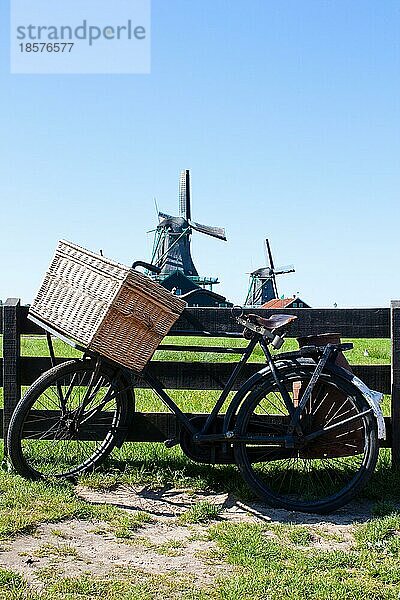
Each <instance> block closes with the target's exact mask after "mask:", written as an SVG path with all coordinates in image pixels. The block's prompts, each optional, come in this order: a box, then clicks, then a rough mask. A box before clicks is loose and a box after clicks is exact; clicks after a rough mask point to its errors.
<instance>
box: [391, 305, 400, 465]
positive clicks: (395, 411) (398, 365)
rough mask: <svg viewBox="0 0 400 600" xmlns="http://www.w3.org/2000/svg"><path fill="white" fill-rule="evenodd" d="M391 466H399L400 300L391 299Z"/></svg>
mask: <svg viewBox="0 0 400 600" xmlns="http://www.w3.org/2000/svg"><path fill="white" fill-rule="evenodd" d="M390 308H391V311H390V317H391V318H390V322H391V334H390V335H391V340H392V405H391V417H392V419H391V420H392V466H393V467H400V300H392V302H391V306H390Z"/></svg>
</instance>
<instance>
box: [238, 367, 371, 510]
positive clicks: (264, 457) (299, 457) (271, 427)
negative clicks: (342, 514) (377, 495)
mask: <svg viewBox="0 0 400 600" xmlns="http://www.w3.org/2000/svg"><path fill="white" fill-rule="evenodd" d="M314 369H315V366H314V367H313V366H294V367H291V368H287V369H285V370H281V371H280V375H281V377H282V379H283V380H284V381H285V382H286V388H287V389H288V391H289V394H290V397H291V402H292V404H293V406H296V404H298V402H300V400H301V397H302V394H303V393H304V390H305V388H306V386H307V384H308V382H309V381H310V378H311V376H312V374H313V372H314ZM289 421H290V416H289V411H288V409H287V407H286V405H285V402H284V400H283V397H282V395H281V393H280V392H279V391H278V389H277V386H276V383H275V382H274V381H273V379H272V377H270V376H269V377H267V378H266V379H265V380H264V381H263V382H262V383H261V384H259V385H257V387H256V388H255V389H254V390H253V391H252V392H250V394H249V395H248V397H247V399H246V400H245V402H244V404H243V405H242V407H241V409H240V411H239V414H238V418H237V423H236V430H235V433H236V434H238V435H239V436H241V438H242V439H243V438H246V436H247V437H248V438H249V440H248V441H246V439H244V440H243V441H240V442H235V444H234V452H235V459H236V463H237V465H238V467H239V469H240V471H241V474H242V476H243V478H244V479H245V481H246V482H247V483H248V485H249V486H250V487H251V488H252V489H253V491H254V492H255V493H256V494H257V495H258V496H259V497H260V498H261V499H262V500H263V501H265V502H267V503H268V504H270V505H271V506H274V507H279V508H285V509H287V510H297V511H303V512H315V513H326V512H331V511H333V510H336V509H337V508H339V507H340V506H343V505H344V504H346V503H347V502H349V501H350V500H351V498H353V496H354V495H355V494H357V493H358V492H359V490H360V489H361V488H362V487H363V486H364V485H365V484H366V483H367V481H368V479H369V478H370V476H371V474H372V473H373V471H374V468H375V465H376V461H377V457H378V440H377V427H376V420H375V417H374V414H373V412H372V410H371V408H370V406H369V405H368V403H367V402H366V400H365V398H364V397H363V396H362V394H361V392H360V391H359V390H358V389H357V388H356V387H355V386H353V385H352V384H351V383H349V382H348V381H346V380H345V379H342V378H341V377H340V376H338V375H337V374H335V373H324V374H322V375H321V376H320V378H319V380H318V382H317V384H316V386H315V388H314V390H313V392H312V394H311V397H310V399H309V401H308V403H307V405H306V407H305V410H304V411H303V414H302V417H301V421H300V425H301V429H302V435H300V436H297V437H296V435H295V443H294V447H291V448H290V447H287V445H286V444H285V443H283V442H279V441H278V440H279V438H281V437H284V436H286V435H287V434H288V427H289ZM257 436H264V437H265V436H275V437H276V439H277V441H275V440H274V441H273V442H270V441H268V443H257ZM260 441H261V442H262V440H260Z"/></svg>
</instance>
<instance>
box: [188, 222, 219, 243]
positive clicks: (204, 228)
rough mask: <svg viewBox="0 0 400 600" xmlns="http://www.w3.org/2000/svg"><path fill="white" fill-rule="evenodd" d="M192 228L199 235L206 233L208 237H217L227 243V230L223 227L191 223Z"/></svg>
mask: <svg viewBox="0 0 400 600" xmlns="http://www.w3.org/2000/svg"><path fill="white" fill-rule="evenodd" d="M190 226H191V227H192V228H193V229H195V230H196V231H198V232H199V233H205V234H206V235H210V236H211V237H215V238H218V239H219V240H224V241H225V242H226V235H225V229H224V228H223V227H211V226H210V225H201V223H195V222H194V221H190Z"/></svg>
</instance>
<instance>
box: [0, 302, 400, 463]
mask: <svg viewBox="0 0 400 600" xmlns="http://www.w3.org/2000/svg"><path fill="white" fill-rule="evenodd" d="M250 312H257V314H260V315H263V316H269V315H271V314H273V313H279V312H282V310H281V311H279V310H269V311H266V310H261V309H259V310H254V309H252V310H251V311H250ZM284 312H285V313H287V314H293V315H296V316H298V317H299V319H297V321H296V322H295V323H294V326H293V327H292V329H291V330H290V337H299V336H306V335H312V334H318V333H326V332H328V331H329V332H335V333H338V334H340V336H342V337H346V338H375V339H376V338H391V341H392V361H391V365H353V366H352V368H353V370H354V372H355V374H356V375H358V376H359V377H360V378H361V379H362V380H363V381H365V383H366V384H367V385H368V386H369V387H371V388H372V389H376V390H379V391H381V392H383V393H385V394H391V396H392V406H391V417H388V418H387V419H386V422H387V426H388V433H389V435H388V440H387V441H386V445H387V446H390V447H391V448H392V461H393V464H394V465H396V466H400V301H393V302H392V303H391V308H390V309H389V308H352V309H287V310H285V311H284ZM27 315H28V307H26V306H21V304H20V300H19V299H17V298H9V299H8V300H7V301H6V302H5V304H4V305H3V306H2V307H0V332H1V333H3V359H2V361H1V373H0V385H1V386H3V397H4V409H3V411H2V415H1V414H0V420H1V422H2V427H1V428H0V434H2V435H3V433H4V434H5V433H6V432H7V429H8V425H9V422H10V418H11V415H12V412H13V410H14V408H15V405H16V403H17V402H18V400H19V398H20V394H21V385H23V386H26V385H30V384H31V383H32V382H33V381H35V379H36V378H37V377H38V376H39V375H40V374H41V373H42V372H43V371H45V370H47V369H48V368H50V366H51V364H50V358H46V357H26V356H23V357H21V351H20V336H21V334H24V335H29V334H31V335H41V334H42V335H43V334H44V332H43V330H42V329H41V328H40V327H38V326H37V325H35V324H34V323H32V322H31V321H29V320H28V318H27ZM187 315H188V317H189V318H187ZM197 324H198V328H197V329H196V326H197ZM200 329H203V330H204V331H207V332H208V334H209V335H211V336H213V337H224V336H225V337H226V336H229V337H240V336H241V331H240V330H239V329H238V325H237V324H236V322H235V321H234V319H232V317H231V311H230V309H226V308H188V309H186V310H185V311H184V312H183V314H182V316H181V317H180V319H179V320H178V321H177V322H176V323H175V325H174V327H173V329H172V331H171V335H175V336H183V337H188V336H193V335H196V334H199V330H200ZM164 348H165V349H168V350H171V349H172V347H171V345H168V346H165V347H164ZM173 349H174V350H175V349H176V350H177V351H184V350H186V351H194V350H196V352H202V351H203V352H216V351H217V350H218V351H221V350H222V353H228V352H232V353H240V350H238V349H236V348H233V349H231V350H229V349H225V348H224V349H218V348H217V347H216V346H215V345H214V346H211V347H210V346H207V345H204V346H196V347H193V346H187V345H185V344H179V345H174V346H173ZM57 360H58V361H59V362H62V361H63V360H66V359H62V358H60V359H57ZM150 367H151V371H152V373H153V375H155V376H157V377H158V378H159V379H160V380H161V381H162V382H163V384H164V386H165V388H169V389H190V390H216V389H221V388H222V386H223V384H224V382H225V381H226V380H227V378H228V376H229V374H230V372H231V370H232V363H229V362H224V361H218V362H198V361H196V362H190V361H187V362H182V361H176V362H171V361H165V362H164V361H160V360H157V361H156V360H155V361H152V362H151V365H150ZM259 368H260V364H256V363H248V364H247V365H246V368H245V370H244V372H243V375H242V378H241V379H240V380H239V381H238V382H237V385H240V384H241V383H242V382H243V380H244V379H246V378H247V377H249V376H250V375H252V374H253V373H254V372H255V371H257V370H258V369H259ZM136 384H137V386H138V387H144V386H146V384H145V383H144V382H143V380H142V379H141V378H137V381H136ZM177 427H178V425H177V422H176V419H175V415H172V414H168V413H141V414H138V415H137V416H136V419H135V420H134V424H133V429H132V431H131V432H130V433H129V435H128V440H132V441H134V440H136V441H163V440H165V439H169V438H171V437H174V435H176V432H177ZM5 451H7V449H6V448H5Z"/></svg>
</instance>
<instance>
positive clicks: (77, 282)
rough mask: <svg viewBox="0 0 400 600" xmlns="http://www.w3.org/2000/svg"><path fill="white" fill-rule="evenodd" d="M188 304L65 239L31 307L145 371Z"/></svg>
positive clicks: (109, 354) (61, 327)
mask: <svg viewBox="0 0 400 600" xmlns="http://www.w3.org/2000/svg"><path fill="white" fill-rule="evenodd" d="M185 306H186V302H184V301H183V300H181V299H180V298H177V297H176V296H174V295H172V294H171V293H170V292H169V291H168V290H166V289H165V288H163V287H162V286H161V285H159V284H158V283H155V282H154V281H153V280H152V279H150V278H149V277H146V276H145V275H143V274H142V273H138V272H137V271H132V269H129V268H128V267H126V266H124V265H121V264H119V263H116V262H113V261H111V260H108V259H106V258H104V257H102V256H99V255H98V254H94V253H92V252H89V251H87V250H85V249H84V248H81V247H80V246H76V245H75V244H71V243H70V242H65V241H61V242H59V243H58V246H57V249H56V252H55V255H54V258H53V260H52V262H51V264H50V267H49V269H48V271H47V273H46V275H45V278H44V280H43V283H42V285H41V287H40V290H39V292H38V294H37V297H36V299H35V301H34V303H33V305H32V306H31V308H30V311H29V312H30V314H31V315H32V316H34V317H36V318H38V319H40V320H41V321H44V322H45V323H48V324H49V325H51V326H53V327H55V328H56V329H57V330H59V331H60V332H61V333H63V334H65V335H66V336H67V337H70V338H72V339H73V340H75V341H76V342H79V343H80V344H81V345H83V346H84V347H85V348H88V349H91V350H96V351H97V352H99V353H100V354H102V355H103V356H106V357H107V358H109V359H111V360H114V361H116V362H118V363H120V364H121V365H124V366H125V367H129V368H130V369H134V370H136V371H141V370H142V369H143V368H144V366H145V365H146V364H147V362H148V361H149V360H150V358H151V357H152V355H153V354H154V352H155V350H156V348H157V346H158V345H159V343H160V341H161V340H162V339H163V337H164V336H165V335H167V333H168V332H169V330H170V329H171V327H172V325H173V324H174V323H175V321H176V320H177V319H178V317H179V315H180V314H181V313H182V311H183V310H184V308H185Z"/></svg>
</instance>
